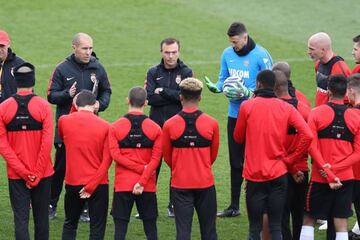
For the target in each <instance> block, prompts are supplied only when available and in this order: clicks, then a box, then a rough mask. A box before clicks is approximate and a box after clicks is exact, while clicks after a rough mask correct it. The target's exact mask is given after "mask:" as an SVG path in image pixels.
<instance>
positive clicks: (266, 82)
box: [256, 69, 276, 89]
mask: <svg viewBox="0 0 360 240" xmlns="http://www.w3.org/2000/svg"><path fill="white" fill-rule="evenodd" d="M256 81H257V82H259V83H261V85H262V87H263V88H271V89H273V88H274V86H275V82H276V78H275V74H274V72H273V71H271V70H268V69H266V70H263V71H261V72H259V73H258V75H257V76H256Z"/></svg>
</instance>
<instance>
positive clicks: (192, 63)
mask: <svg viewBox="0 0 360 240" xmlns="http://www.w3.org/2000/svg"><path fill="white" fill-rule="evenodd" d="M345 60H346V61H352V60H353V59H352V58H345ZM277 61H286V62H289V63H292V62H311V59H310V58H288V59H281V58H280V59H275V60H274V62H277ZM102 64H103V65H104V67H105V68H114V67H124V68H126V67H127V68H128V67H141V66H145V67H150V66H154V65H156V64H158V63H150V62H147V63H145V62H129V63H109V64H105V63H103V62H102ZM186 64H187V65H188V66H196V65H209V64H220V60H219V61H201V60H199V61H186ZM55 66H56V64H49V63H44V64H38V65H37V66H36V67H37V68H43V69H44V68H55Z"/></svg>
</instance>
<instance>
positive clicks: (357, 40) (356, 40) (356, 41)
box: [353, 35, 360, 43]
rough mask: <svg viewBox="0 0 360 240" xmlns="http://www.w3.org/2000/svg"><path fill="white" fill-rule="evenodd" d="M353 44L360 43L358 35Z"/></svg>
mask: <svg viewBox="0 0 360 240" xmlns="http://www.w3.org/2000/svg"><path fill="white" fill-rule="evenodd" d="M353 42H354V43H360V35H357V36H356V37H354V38H353Z"/></svg>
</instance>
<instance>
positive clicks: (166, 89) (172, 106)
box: [145, 60, 193, 127]
mask: <svg viewBox="0 0 360 240" xmlns="http://www.w3.org/2000/svg"><path fill="white" fill-rule="evenodd" d="M192 76H193V72H192V70H191V69H190V68H188V67H187V66H186V65H185V64H184V63H183V62H182V61H180V60H178V64H177V66H176V67H175V68H173V69H166V68H165V66H164V60H161V63H160V64H159V65H156V66H154V67H151V68H150V69H149V71H148V72H147V76H146V79H145V88H146V91H147V95H148V101H149V105H150V106H151V108H150V118H151V119H152V120H154V121H155V122H156V123H157V124H159V125H160V126H161V127H162V126H163V125H164V122H165V121H166V120H168V119H169V118H171V117H172V116H174V115H175V114H177V113H178V112H179V111H180V110H181V109H182V107H181V102H180V97H179V94H180V88H179V84H180V82H181V80H183V79H185V78H188V77H192ZM156 88H163V91H162V92H161V93H160V94H155V93H154V91H155V89H156Z"/></svg>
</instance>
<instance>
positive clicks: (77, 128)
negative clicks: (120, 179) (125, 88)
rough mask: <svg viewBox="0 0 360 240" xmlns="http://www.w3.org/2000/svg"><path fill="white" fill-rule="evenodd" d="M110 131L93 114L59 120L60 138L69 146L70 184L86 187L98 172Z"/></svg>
mask: <svg viewBox="0 0 360 240" xmlns="http://www.w3.org/2000/svg"><path fill="white" fill-rule="evenodd" d="M108 130H109V124H108V123H107V122H106V121H104V120H102V119H101V118H99V117H98V116H96V115H95V114H93V113H92V112H89V111H79V112H74V113H71V114H69V115H65V116H62V117H61V118H60V119H59V136H60V138H62V139H63V140H64V143H65V145H66V175H65V181H66V183H67V184H70V185H82V184H86V183H87V182H88V180H89V179H90V178H91V177H92V176H93V175H94V173H95V172H96V171H97V170H98V168H99V166H100V164H101V162H102V160H103V154H104V151H105V150H106V149H105V147H104V143H106V142H107V136H108ZM78 176H82V177H81V178H79V177H78ZM106 179H107V176H106ZM104 181H105V178H104ZM105 182H106V181H105ZM105 182H104V183H105Z"/></svg>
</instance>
